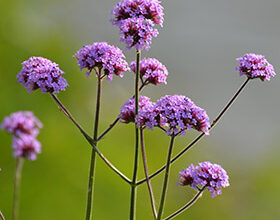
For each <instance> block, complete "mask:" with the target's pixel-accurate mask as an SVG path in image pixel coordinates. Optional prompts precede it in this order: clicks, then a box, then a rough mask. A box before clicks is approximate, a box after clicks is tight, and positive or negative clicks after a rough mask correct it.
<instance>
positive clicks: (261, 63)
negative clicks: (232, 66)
mask: <svg viewBox="0 0 280 220" xmlns="http://www.w3.org/2000/svg"><path fill="white" fill-rule="evenodd" d="M236 60H237V61H238V62H239V66H238V67H236V70H237V71H239V72H240V76H242V75H246V76H247V77H248V78H249V79H254V78H260V79H261V80H262V81H265V80H268V81H269V80H270V78H271V77H273V76H275V75H276V74H275V72H274V68H273V66H272V65H271V64H270V63H268V62H267V60H266V59H265V57H264V56H263V55H258V54H254V53H248V54H245V55H244V56H243V57H239V58H237V59H236Z"/></svg>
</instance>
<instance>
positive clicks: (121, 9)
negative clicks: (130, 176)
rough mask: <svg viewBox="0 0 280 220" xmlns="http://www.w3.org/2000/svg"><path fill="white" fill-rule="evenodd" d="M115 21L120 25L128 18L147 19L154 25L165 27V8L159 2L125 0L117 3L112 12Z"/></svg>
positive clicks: (151, 0) (114, 22)
mask: <svg viewBox="0 0 280 220" xmlns="http://www.w3.org/2000/svg"><path fill="white" fill-rule="evenodd" d="M112 14H113V15H114V16H115V19H112V23H113V24H116V25H118V24H119V25H121V24H120V23H121V22H122V21H123V20H125V19H128V18H145V19H148V20H152V21H153V23H155V24H159V25H160V26H162V25H163V15H164V14H163V7H162V6H161V5H160V1H158V0H124V1H120V2H119V3H117V5H116V7H115V8H114V9H113V10H112Z"/></svg>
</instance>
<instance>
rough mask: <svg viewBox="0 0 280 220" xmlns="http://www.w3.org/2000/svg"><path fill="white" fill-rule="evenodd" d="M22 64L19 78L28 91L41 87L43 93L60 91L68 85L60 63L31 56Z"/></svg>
mask: <svg viewBox="0 0 280 220" xmlns="http://www.w3.org/2000/svg"><path fill="white" fill-rule="evenodd" d="M22 66H23V67H22V70H21V72H20V73H19V74H18V75H17V79H18V81H19V82H20V83H21V84H22V85H23V86H24V87H25V88H27V89H28V90H27V91H28V92H32V91H35V90H36V89H39V88H40V89H41V91H42V93H47V92H49V93H59V92H60V91H61V90H65V87H66V86H68V83H67V81H66V79H64V78H63V77H62V75H63V74H64V72H63V71H62V70H60V69H59V67H58V64H56V63H54V62H52V61H50V60H48V59H46V58H43V57H30V58H29V59H28V60H26V61H24V62H23V63H22Z"/></svg>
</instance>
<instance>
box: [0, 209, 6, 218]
mask: <svg viewBox="0 0 280 220" xmlns="http://www.w3.org/2000/svg"><path fill="white" fill-rule="evenodd" d="M0 218H1V220H5V217H4V215H3V213H2V212H1V210H0Z"/></svg>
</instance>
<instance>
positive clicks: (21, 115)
mask: <svg viewBox="0 0 280 220" xmlns="http://www.w3.org/2000/svg"><path fill="white" fill-rule="evenodd" d="M1 128H2V129H4V130H6V131H7V132H8V133H11V134H13V135H15V136H17V137H18V136H21V135H23V134H25V135H30V136H33V137H36V136H37V135H38V133H39V129H40V128H42V123H41V122H40V121H39V119H38V118H36V117H35V116H34V114H33V112H30V111H20V112H15V113H12V114H11V115H10V116H8V117H5V118H4V120H3V123H2V124H1Z"/></svg>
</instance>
